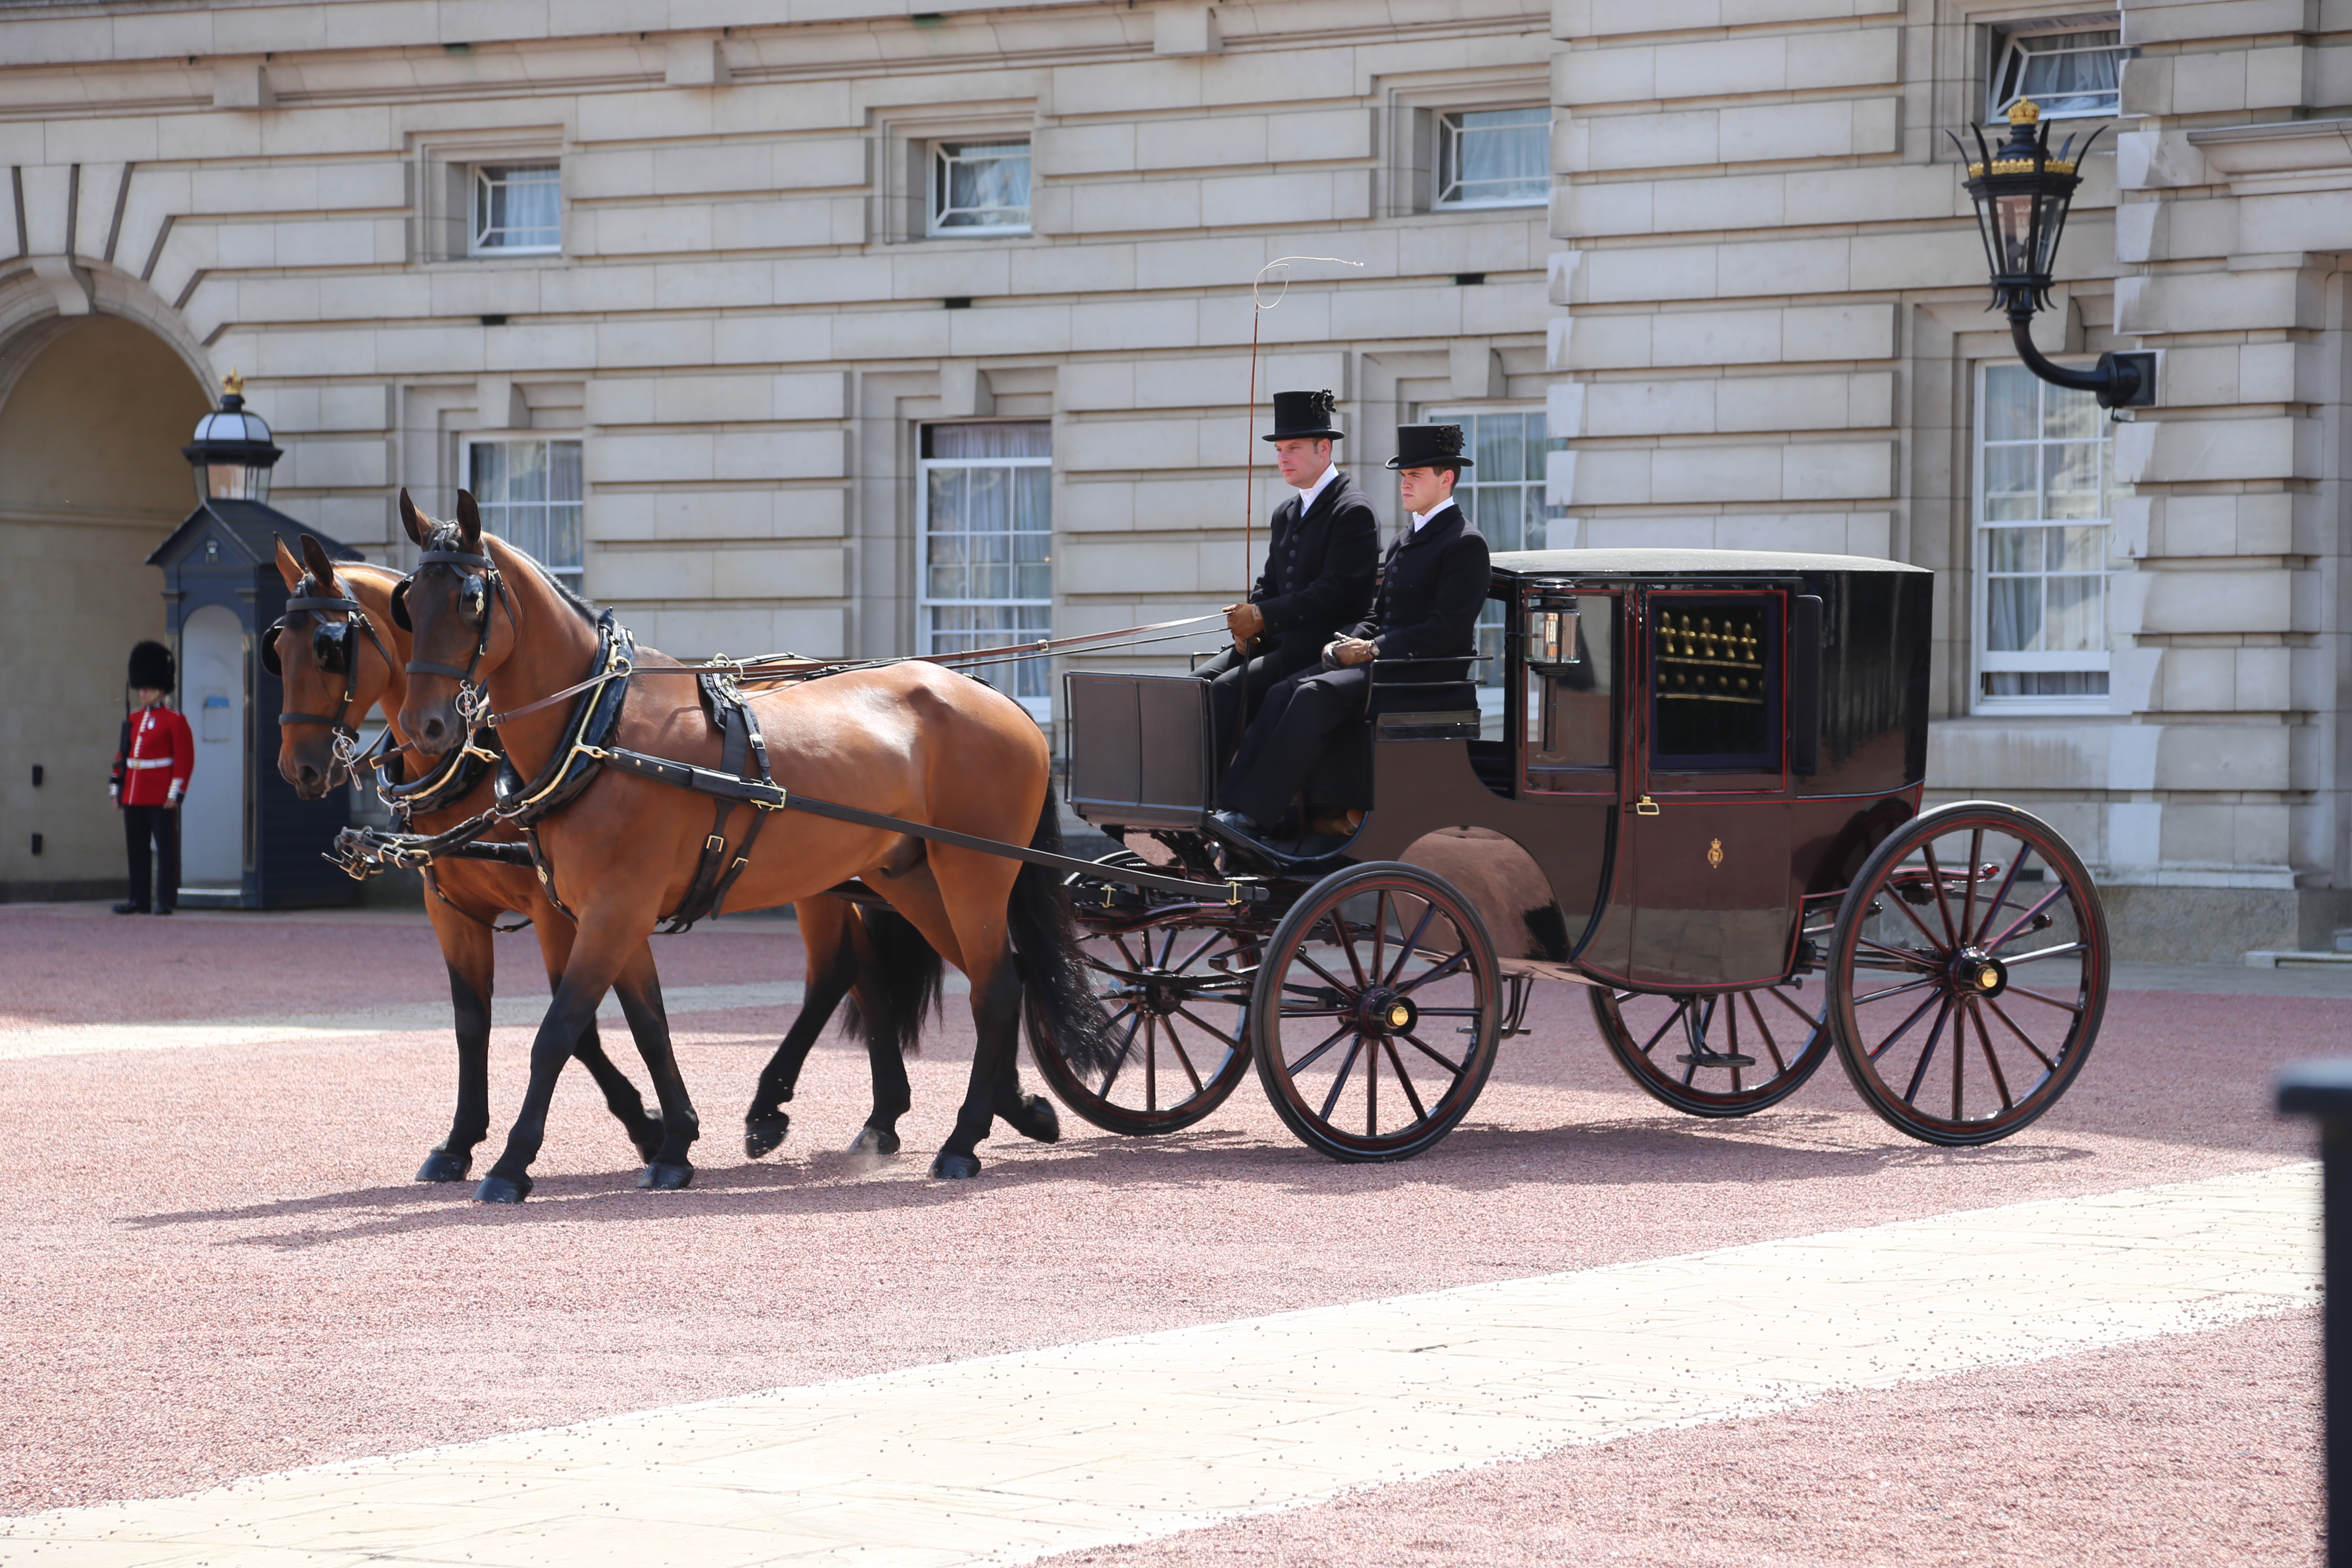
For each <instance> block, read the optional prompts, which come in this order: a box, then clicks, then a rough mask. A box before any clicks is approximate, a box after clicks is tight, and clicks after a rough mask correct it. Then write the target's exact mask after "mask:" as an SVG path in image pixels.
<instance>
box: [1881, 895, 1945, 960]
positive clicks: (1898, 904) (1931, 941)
mask: <svg viewBox="0 0 2352 1568" xmlns="http://www.w3.org/2000/svg"><path fill="white" fill-rule="evenodd" d="M1886 892H1887V896H1888V897H1889V898H1890V899H1891V900H1892V901H1893V903H1894V905H1895V911H1896V912H1897V913H1898V914H1900V915H1901V916H1902V917H1903V918H1904V919H1905V920H1906V921H1910V922H1911V923H1912V924H1913V925H1915V926H1916V927H1918V928H1919V934H1920V935H1921V936H1924V937H1926V938H1927V946H1928V947H1929V948H1930V949H1932V950H1933V951H1935V952H1937V953H1941V952H1943V951H1944V948H1943V944H1942V943H1941V942H1938V941H1937V938H1936V933H1935V932H1934V931H1929V930H1928V929H1927V921H1923V920H1921V919H1920V918H1919V917H1918V916H1917V915H1915V914H1913V913H1912V912H1911V901H1910V900H1908V899H1906V898H1905V897H1904V896H1903V893H1902V890H1901V889H1898V888H1896V887H1895V885H1894V884H1893V883H1891V882H1890V883H1888V884H1887V888H1886ZM1912 958H1913V961H1914V962H1915V963H1916V961H1917V955H1916V954H1913V955H1912Z"/></svg>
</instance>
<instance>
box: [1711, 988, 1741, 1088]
mask: <svg viewBox="0 0 2352 1568" xmlns="http://www.w3.org/2000/svg"><path fill="white" fill-rule="evenodd" d="M1707 1010H1708V1012H1709V1013H1710V1014H1711V1013H1713V1012H1714V1010H1715V1004H1713V1003H1709V1004H1708V1005H1707ZM1723 1030H1724V1033H1723V1042H1724V1044H1725V1045H1727V1046H1729V1047H1731V1054H1732V1055H1733V1056H1735V1057H1737V1056H1738V1054H1739V999H1738V997H1737V996H1727V997H1725V998H1723ZM1740 1088H1741V1085H1740V1082H1739V1064H1738V1062H1736V1061H1735V1062H1733V1063H1732V1064H1731V1092H1732V1093H1734V1094H1738V1092H1739V1090H1740Z"/></svg>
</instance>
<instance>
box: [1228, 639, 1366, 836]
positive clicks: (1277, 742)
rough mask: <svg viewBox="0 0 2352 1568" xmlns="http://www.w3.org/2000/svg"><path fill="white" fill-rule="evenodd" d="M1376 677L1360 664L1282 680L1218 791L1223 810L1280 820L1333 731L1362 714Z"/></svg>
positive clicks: (1266, 822)
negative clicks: (1372, 682) (1373, 678)
mask: <svg viewBox="0 0 2352 1568" xmlns="http://www.w3.org/2000/svg"><path fill="white" fill-rule="evenodd" d="M1371 680H1372V672H1371V668H1370V666H1368V665H1355V666H1353V667H1351V668H1347V669H1315V670H1311V671H1308V672H1307V673H1304V674H1300V675H1297V676H1293V677H1292V678H1290V679H1287V680H1284V681H1281V682H1279V683H1277V684H1276V686H1275V688H1274V689H1273V690H1271V691H1269V692H1267V693H1266V697H1265V707H1264V708H1263V709H1261V710H1259V712H1258V715H1257V717H1256V718H1255V719H1253V720H1251V721H1250V727H1249V733H1248V734H1247V735H1246V736H1244V738H1243V740H1242V749H1241V753H1240V754H1239V755H1238V756H1236V757H1234V765H1233V767H1232V768H1231V769H1230V770H1228V771H1227V773H1225V782H1224V785H1223V788H1221V789H1220V790H1218V792H1217V805H1218V806H1219V808H1220V809H1222V810H1225V811H1238V812H1240V813H1241V814H1242V815H1243V816H1246V817H1248V818H1249V819H1250V820H1251V821H1252V822H1255V823H1256V824H1257V825H1258V826H1261V827H1272V826H1276V825H1277V824H1278V823H1280V822H1281V820H1282V818H1283V817H1284V816H1286V814H1287V813H1288V812H1289V810H1290V803H1291V802H1292V801H1294V800H1296V799H1297V798H1298V792H1299V790H1300V789H1302V788H1303V787H1305V785H1306V783H1307V774H1309V773H1313V772H1314V771H1315V763H1316V762H1317V761H1318V759H1319V758H1320V757H1321V756H1322V755H1323V748H1324V745H1325V742H1327V741H1328V739H1329V737H1330V734H1331V731H1334V730H1337V729H1339V727H1340V726H1341V725H1343V724H1346V723H1348V722H1349V721H1352V720H1356V719H1360V718H1362V717H1363V714H1364V705H1365V701H1366V699H1367V697H1368V696H1369V695H1370V686H1371Z"/></svg>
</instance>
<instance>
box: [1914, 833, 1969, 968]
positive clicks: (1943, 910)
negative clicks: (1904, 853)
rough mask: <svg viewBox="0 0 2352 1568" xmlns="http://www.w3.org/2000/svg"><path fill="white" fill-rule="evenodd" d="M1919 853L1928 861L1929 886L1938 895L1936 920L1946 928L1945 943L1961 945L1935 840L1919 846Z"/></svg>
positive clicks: (1953, 945)
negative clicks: (1953, 920)
mask: <svg viewBox="0 0 2352 1568" xmlns="http://www.w3.org/2000/svg"><path fill="white" fill-rule="evenodd" d="M1919 853H1920V854H1921V855H1922V856H1923V857H1925V858H1926V859H1927V886H1928V888H1929V889H1932V890H1933V891H1934V893H1935V895H1936V920H1937V923H1938V924H1940V925H1941V926H1942V927H1943V928H1944V945H1945V946H1946V947H1958V946H1959V945H1960V933H1959V932H1958V931H1955V930H1953V929H1952V906H1951V905H1949V904H1948V903H1946V902H1945V901H1944V868H1943V867H1942V866H1940V865H1938V864H1937V860H1936V846H1935V842H1934V840H1932V839H1931V840H1929V841H1928V842H1927V843H1925V844H1922V845H1921V846H1919Z"/></svg>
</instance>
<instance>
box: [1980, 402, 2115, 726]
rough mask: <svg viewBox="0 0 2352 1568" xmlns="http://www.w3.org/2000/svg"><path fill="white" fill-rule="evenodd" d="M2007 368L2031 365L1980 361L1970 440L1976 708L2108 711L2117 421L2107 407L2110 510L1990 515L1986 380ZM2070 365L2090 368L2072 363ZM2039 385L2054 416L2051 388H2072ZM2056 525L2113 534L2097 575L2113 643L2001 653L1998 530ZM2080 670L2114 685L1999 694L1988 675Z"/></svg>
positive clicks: (2104, 464)
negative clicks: (1995, 617)
mask: <svg viewBox="0 0 2352 1568" xmlns="http://www.w3.org/2000/svg"><path fill="white" fill-rule="evenodd" d="M2056 363H2061V364H2065V363H2067V362H2066V361H2064V360H2060V361H2058V362H2056ZM2000 367H2012V368H2017V369H2021V370H2022V369H2024V368H2025V367H2024V366H2023V364H2022V363H2021V362H2020V361H2018V360H2014V359H1990V360H1980V361H1979V362H1978V363H1977V367H1976V375H1975V383H1976V386H1975V390H1976V414H1975V418H1974V419H1973V421H1972V422H1971V426H1970V431H1969V447H1970V451H1969V490H1970V495H1969V576H1970V579H1971V588H1972V592H1971V593H1970V595H1969V598H1970V600H1971V604H1970V605H1969V711H1970V712H1971V713H1975V714H1982V715H1986V716H1997V715H2021V714H2035V713H2047V714H2077V715H2080V714H2090V713H2102V714H2103V713H2107V712H2110V711H2112V709H2111V708H2110V706H2109V700H2110V696H2111V694H2112V693H2113V691H2114V689H2115V687H2114V679H2115V677H2114V670H2115V625H2114V605H2115V587H2114V584H2115V578H2116V571H2115V568H2114V565H2113V550H2114V539H2115V501H2116V495H2115V477H2114V475H2115V460H2114V453H2115V425H2114V422H2113V421H2112V420H2109V419H2107V418H2106V417H2105V413H2104V411H2102V413H2101V416H2100V419H2099V445H2100V447H2101V448H2102V450H2103V453H2104V456H2103V458H2102V461H2101V465H2100V468H2101V493H2102V497H2103V499H2104V500H2105V509H2104V513H2103V515H2101V516H2098V517H2095V518H2040V519H2036V520H2034V521H2018V522H2006V521H2003V522H1995V521H1988V519H1987V518H1986V516H1985V512H1986V510H1987V501H1988V500H1989V497H1988V493H1987V491H1986V489H1985V459H1986V455H1987V451H1988V448H1989V445H1990V443H1989V442H1988V440H1987V438H1986V429H1987V425H1988V420H1989V418H1990V409H1991V403H1990V398H1989V397H1988V396H1987V393H1986V384H1987V381H1988V379H1989V376H1990V373H1991V372H1992V371H1993V370H1995V369H1997V368H2000ZM2069 368H2087V367H2076V366H2071V365H2070V366H2069ZM2029 374H2030V373H2029ZM2034 385H2035V387H2036V388H2037V389H2038V395H2039V396H2040V398H2041V399H2042V400H2043V401H2042V402H2041V403H2037V404H2036V408H2037V411H2041V412H2042V416H2043V417H2045V418H2046V400H2047V399H2048V398H2049V396H2050V395H2051V394H2052V393H2053V392H2054V391H2063V390H2066V389H2064V388H2056V387H2053V386H2051V385H2050V384H2048V383H2046V382H2044V381H2042V379H2041V378H2040V377H2038V376H2037V377H2035V378H2034ZM2077 395H2080V396H2084V397H2088V396H2089V395H2090V394H2088V393H2081V394H2077ZM2047 439H2048V438H2047V437H2036V438H2035V442H2034V445H2035V447H2037V449H2038V448H2040V447H2042V445H2043V444H2044V443H2045V442H2046V441H2047ZM2037 483H2038V481H2037ZM2043 510H2046V509H2043ZM2052 527H2063V528H2084V527H2097V528H2100V529H2103V530H2105V540H2106V548H2105V550H2104V551H2103V552H2101V559H2102V560H2103V561H2104V562H2105V563H2107V564H2105V566H2104V567H2103V568H2102V569H2101V570H2100V571H2099V572H2098V573H2097V574H2096V575H2097V577H2098V578H2099V580H2100V584H2101V586H2100V595H2099V614H2100V619H2101V621H2102V624H2103V627H2104V641H2105V647H2103V648H2100V649H2098V650H2095V651H2084V652H2066V653H2011V652H1995V651H1994V650H1993V649H1992V647H1990V643H1991V640H1992V637H1991V619H1992V573H1991V570H1990V555H1991V552H1990V545H1991V537H1992V535H1993V533H1994V532H1996V531H2000V530H2006V529H2012V528H2052ZM2043 575H2045V576H2046V575H2048V574H2047V573H2046V572H2045V573H2044V574H2043ZM2066 575H2077V576H2080V575H2091V574H2081V573H2075V574H2066ZM2072 672H2081V673H2091V674H2104V675H2105V676H2106V677H2107V678H2108V687H2107V689H2106V690H2105V691H2101V692H2095V693H2093V692H2075V693H2067V694H2063V695H2058V696H2010V695H1996V694H1993V693H1990V692H1988V691H1986V690H1985V677H1986V676H1987V675H1998V674H2005V673H2018V674H2032V673H2049V674H2066V673H2072Z"/></svg>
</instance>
